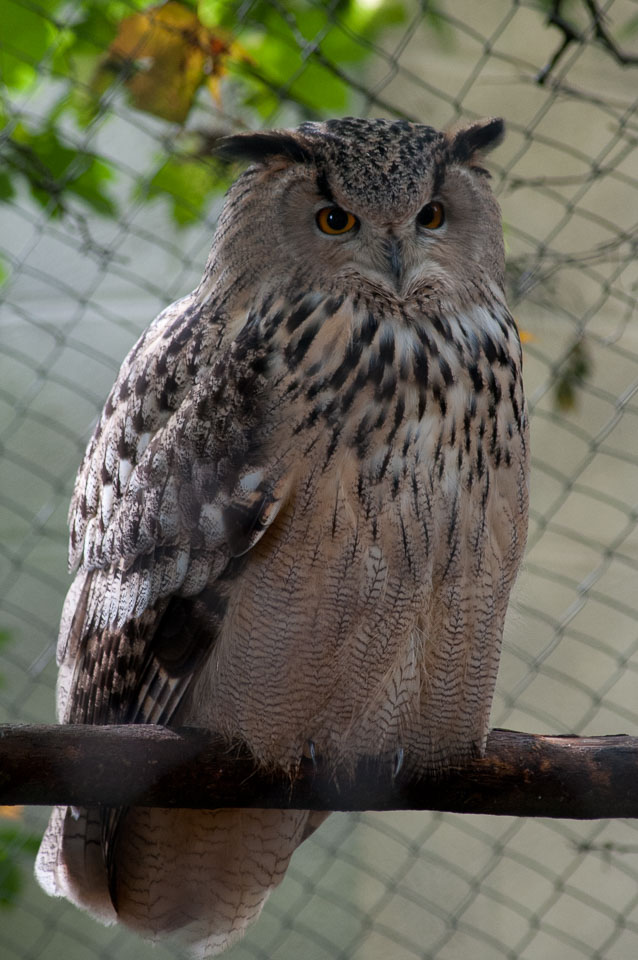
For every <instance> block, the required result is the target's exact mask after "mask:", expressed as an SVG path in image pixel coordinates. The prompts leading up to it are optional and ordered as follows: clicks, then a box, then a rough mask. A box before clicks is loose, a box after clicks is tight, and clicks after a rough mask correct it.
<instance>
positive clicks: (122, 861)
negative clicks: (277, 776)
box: [36, 807, 314, 960]
mask: <svg viewBox="0 0 638 960" xmlns="http://www.w3.org/2000/svg"><path fill="white" fill-rule="evenodd" d="M308 821H309V814H308V811H307V810H250V809H245V810H235V809H229V810H166V809H155V808H150V807H133V808H131V809H129V810H128V811H127V812H126V814H125V815H124V816H123V817H122V821H121V824H120V827H119V830H118V836H117V840H116V849H115V862H116V865H117V866H116V873H115V876H114V884H115V888H114V893H115V900H116V903H117V913H116V912H115V909H114V907H113V905H112V902H111V897H110V894H109V886H108V879H107V869H106V866H105V862H104V857H103V854H102V823H101V818H100V814H99V811H98V810H93V809H89V810H86V809H82V810H80V811H79V816H78V818H77V819H74V817H73V815H72V813H71V812H70V811H69V808H65V807H58V808H56V809H55V810H54V812H53V814H52V816H51V820H50V822H49V826H48V828H47V831H46V833H45V835H44V838H43V840H42V845H41V847H40V852H39V854H38V859H37V862H36V876H37V878H38V881H39V883H40V885H41V886H42V887H43V888H44V889H45V890H46V892H47V893H49V894H51V895H53V896H64V897H67V898H68V899H69V900H71V901H72V902H73V903H75V904H76V905H77V906H79V907H81V908H82V909H84V910H88V911H89V912H90V913H92V914H93V915H94V916H95V917H96V918H97V919H98V920H100V921H101V922H102V923H106V924H110V923H113V922H115V921H116V920H119V921H121V922H122V923H124V924H126V925H127V926H129V927H131V928H132V929H133V930H136V931H137V932H138V933H140V934H141V935H142V936H144V937H146V938H148V939H151V940H158V939H160V938H162V939H164V938H166V937H171V938H175V939H176V940H178V941H179V942H181V943H182V944H185V945H186V946H187V947H188V948H189V950H190V952H191V954H192V956H193V957H195V958H198V960H203V958H205V957H212V956H216V955H217V954H218V953H221V952H222V951H223V950H225V949H226V948H227V947H229V946H230V945H231V944H233V943H234V942H235V941H236V940H238V939H239V938H240V937H241V936H242V935H243V934H244V932H245V930H246V928H247V927H248V926H249V925H250V924H251V923H253V922H254V921H255V920H256V919H257V917H258V916H259V914H260V913H261V910H262V908H263V906H264V904H265V902H266V900H267V899H268V896H269V895H270V893H271V891H272V890H273V889H274V888H275V887H276V886H277V885H278V884H279V883H280V882H281V880H282V879H283V877H284V874H285V872H286V868H287V866H288V863H289V861H290V857H291V856H292V854H293V852H294V851H295V849H296V848H297V847H298V846H299V844H300V843H301V842H302V841H303V839H305V837H306V836H307V835H308V833H309V832H312V829H313V826H314V824H313V825H312V826H310V824H309V822H308Z"/></svg>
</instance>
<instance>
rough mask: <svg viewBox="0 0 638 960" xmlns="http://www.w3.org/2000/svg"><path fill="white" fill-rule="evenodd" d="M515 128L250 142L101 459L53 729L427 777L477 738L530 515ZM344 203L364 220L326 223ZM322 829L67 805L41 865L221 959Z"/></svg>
mask: <svg viewBox="0 0 638 960" xmlns="http://www.w3.org/2000/svg"><path fill="white" fill-rule="evenodd" d="M501 134H502V123H501V121H498V120H492V121H488V122H486V123H482V124H475V125H473V126H470V127H468V128H465V129H464V130H461V131H460V132H458V133H456V134H455V135H444V134H440V133H438V132H436V131H435V130H433V129H432V128H431V127H426V126H420V125H414V124H409V123H406V122H396V123H392V122H390V121H385V120H357V119H345V120H335V121H328V122H326V123H317V124H315V123H307V124H304V125H302V126H301V127H300V128H299V129H298V130H296V131H275V132H273V133H270V134H249V135H243V136H238V137H232V138H229V140H228V141H227V142H226V146H225V150H226V152H227V154H228V155H231V156H239V157H245V158H246V159H249V160H252V161H254V162H253V165H252V166H251V167H250V168H249V169H248V170H247V171H246V172H245V173H244V174H243V175H242V176H241V177H240V178H239V179H238V180H237V182H236V183H235V184H234V186H233V187H232V188H231V190H230V192H229V195H228V198H227V201H226V204H225V207H224V210H223V212H222V215H221V218H220V222H219V226H218V229H217V232H216V234H215V238H214V241H213V248H212V252H211V255H210V258H209V261H208V264H207V267H206V272H205V274H204V278H203V280H202V282H201V284H200V286H199V287H198V288H197V289H196V290H195V291H194V292H193V293H192V294H191V295H189V296H187V297H185V298H184V299H183V300H180V301H178V302H177V303H175V304H173V305H172V306H170V307H169V308H168V309H167V310H165V311H164V312H163V313H162V314H160V316H159V317H158V318H157V319H156V320H155V321H154V323H153V324H152V325H151V326H150V327H149V329H148V330H147V331H146V333H145V334H144V335H143V336H142V337H141V339H140V341H139V342H138V344H137V345H136V346H135V347H134V348H133V350H132V351H131V353H130V354H129V356H128V357H127V359H126V360H125V361H124V364H123V366H122V369H121V371H120V374H119V377H118V379H117V382H116V384H115V386H114V387H113V390H112V392H111V394H110V396H109V398H108V400H107V402H106V406H105V408H104V412H103V414H102V417H101V419H100V422H99V424H98V426H97V428H96V431H95V434H94V436H93V439H92V440H91V443H90V445H89V449H88V451H87V454H86V457H85V459H84V462H83V464H82V467H81V468H80V472H79V475H78V479H77V483H76V488H75V492H74V496H73V502H72V505H71V513H70V524H71V561H72V564H73V565H74V566H76V567H77V568H78V572H77V574H76V579H75V581H74V584H73V586H72V587H71V590H70V592H69V596H68V598H67V602H66V605H65V608H64V613H63V618H62V626H61V631H60V646H59V661H60V674H59V686H58V705H59V716H60V720H62V721H64V722H72V723H114V722H120V723H121V722H129V723H139V722H146V723H148V722H152V723H189V724H195V725H202V726H210V727H211V728H214V729H215V730H217V731H219V732H221V733H223V734H225V735H226V736H227V737H228V739H229V740H230V741H231V742H233V743H237V742H241V743H243V744H245V745H247V747H248V748H249V749H250V750H251V751H252V753H253V754H254V756H255V759H256V761H257V762H258V763H259V764H260V765H261V766H264V767H268V768H283V769H285V770H291V769H294V767H295V765H296V764H298V762H299V759H300V757H301V756H302V754H303V753H304V751H307V750H308V744H309V743H312V744H313V745H314V748H315V749H316V751H317V753H319V754H321V755H322V756H324V757H325V758H326V759H328V760H329V761H331V762H334V763H335V764H336V763H342V764H346V765H353V764H354V762H355V761H356V760H357V759H358V758H359V757H361V756H363V755H366V754H375V755H379V754H382V755H387V756H388V758H389V760H390V759H391V758H393V757H395V756H396V755H397V754H400V755H401V754H402V756H403V766H404V769H405V770H406V771H408V772H410V771H431V770H433V769H439V768H443V767H445V766H446V765H448V764H450V763H451V762H459V761H461V762H462V761H463V760H465V759H467V758H468V757H470V756H471V755H473V754H475V753H476V752H478V751H481V750H482V749H483V747H484V743H485V737H486V733H487V728H488V720H489V711H490V705H491V700H492V694H493V689H494V683H495V679H496V671H497V667H498V659H499V652H500V645H501V639H502V633H503V620H504V616H505V611H506V607H507V602H508V597H509V593H510V589H511V586H512V583H513V581H514V578H515V576H516V572H517V569H518V565H519V562H520V558H521V555H522V551H523V547H524V543H525V536H526V525H527V478H528V450H527V419H526V412H525V402H524V397H523V386H522V381H521V350H520V343H519V339H518V334H517V331H516V327H515V324H514V321H513V320H512V318H511V316H510V314H509V312H508V310H507V306H506V304H505V300H504V292H503V280H504V276H503V274H504V261H503V243H502V234H501V226H500V215H499V211H498V206H497V204H496V202H495V200H494V199H493V197H492V194H491V191H490V189H489V185H488V178H487V175H486V172H485V171H484V170H483V169H482V168H481V167H480V166H479V163H478V160H477V154H478V152H479V151H481V150H483V151H486V150H488V149H490V148H491V147H492V146H494V144H495V143H497V142H498V141H499V139H500V136H501ZM433 203H436V204H437V205H438V207H437V208H435V207H432V204H433ZM326 207H330V208H331V210H332V209H333V208H339V209H340V210H341V211H347V212H348V213H349V214H352V215H353V216H354V217H355V218H356V221H357V228H356V229H352V230H351V229H350V228H348V229H347V231H346V232H344V233H341V234H338V235H328V234H326V233H325V232H322V229H323V228H321V229H320V227H319V226H318V221H317V220H316V214H317V212H318V211H319V210H320V209H324V208H326ZM439 207H440V210H439V209H438V208H439ZM424 210H425V211H426V212H425V213H423V211H424ZM432 210H435V212H437V213H440V212H441V211H444V220H443V221H442V222H441V224H440V225H439V224H438V223H437V226H436V227H432V228H428V227H427V226H423V223H424V222H430V223H435V222H436V219H432V218H431V217H430V214H431V212H432ZM420 211H421V213H419V212H420ZM339 216H341V214H339V215H337V218H336V220H335V221H334V222H335V223H341V222H342V221H340V220H339ZM419 217H420V220H419ZM429 218H430V219H429ZM342 220H343V218H342ZM343 222H345V221H343ZM349 222H351V221H349ZM388 769H389V770H390V769H391V764H389V767H388ZM321 819H322V816H321V815H316V814H315V815H312V817H310V818H309V816H308V814H307V813H306V812H303V811H301V812H300V811H255V810H246V811H232V810H225V811H205V812H199V811H164V810H148V809H132V810H130V811H127V812H125V813H118V812H117V811H111V812H110V813H107V814H105V815H104V816H102V815H101V814H100V813H99V812H98V811H95V810H88V811H80V812H79V818H78V819H74V818H73V816H72V814H71V812H70V811H65V810H64V809H58V810H56V811H54V814H53V816H52V819H51V823H50V826H49V829H48V831H47V834H46V835H45V838H44V841H43V844H42V847H41V851H40V855H39V858H38V864H37V874H38V878H39V880H40V883H41V884H42V885H43V886H44V887H45V889H47V890H48V891H49V892H50V893H52V894H55V895H58V896H67V897H68V898H69V899H71V900H72V901H74V902H76V903H78V904H79V905H80V906H84V907H86V908H87V909H90V910H91V911H92V912H93V913H95V914H96V915H97V916H99V917H100V918H101V919H103V920H104V921H106V922H112V921H114V920H115V919H116V917H117V918H119V919H121V920H122V921H123V922H125V923H127V924H129V925H130V926H132V927H133V928H135V929H138V930H140V931H142V932H143V933H144V934H145V935H147V936H151V937H155V936H164V935H168V934H171V933H174V932H178V933H179V935H180V936H181V937H182V939H185V940H186V941H187V942H188V943H190V944H191V946H192V948H193V950H194V951H195V953H196V955H198V956H201V957H203V956H208V955H213V954H214V953H216V952H219V951H220V950H222V949H223V948H224V947H225V946H228V945H229V944H230V943H231V942H233V940H235V939H236V938H237V937H238V936H240V935H241V934H242V933H243V931H244V929H245V927H246V926H247V924H248V923H249V922H250V921H251V920H253V919H255V917H256V916H257V915H258V914H259V911H260V910H261V907H262V905H263V902H264V901H265V899H266V897H267V895H268V892H269V891H270V889H271V888H272V887H273V886H274V885H276V884H277V883H278V882H279V881H280V880H281V878H282V876H283V874H284V872H285V869H286V866H287V863H288V860H289V858H290V855H291V854H292V852H293V851H294V849H295V848H296V847H297V846H298V844H299V843H300V842H301V841H302V839H303V838H304V836H306V835H307V833H308V832H311V831H312V829H314V827H315V826H317V825H318V823H319V822H320V821H321ZM116 911H117V913H116Z"/></svg>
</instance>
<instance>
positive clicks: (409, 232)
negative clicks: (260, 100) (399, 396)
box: [214, 117, 504, 299]
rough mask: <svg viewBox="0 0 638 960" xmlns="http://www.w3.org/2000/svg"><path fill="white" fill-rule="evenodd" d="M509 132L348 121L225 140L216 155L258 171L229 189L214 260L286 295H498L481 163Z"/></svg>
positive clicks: (499, 259) (491, 124)
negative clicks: (286, 290)
mask: <svg viewBox="0 0 638 960" xmlns="http://www.w3.org/2000/svg"><path fill="white" fill-rule="evenodd" d="M503 130H504V126H503V121H502V120H499V119H492V120H487V121H484V122H481V123H475V124H472V125H471V126H467V127H465V128H463V129H460V130H457V131H456V132H454V133H451V134H450V133H440V132H439V131H437V130H434V129H433V128H432V127H428V126H424V125H422V124H416V123H409V122H407V121H404V120H401V121H390V120H366V119H358V118H352V117H347V118H344V119H338V120H328V121H326V122H324V123H304V124H302V125H301V126H300V127H299V128H297V129H296V130H275V131H271V132H264V133H248V134H239V135H236V136H232V137H227V138H226V139H225V140H224V141H222V144H221V147H220V149H219V153H220V154H221V155H222V156H224V157H225V158H227V159H239V160H248V161H251V162H252V164H253V165H252V166H251V167H250V169H249V170H248V171H247V172H246V173H244V174H243V175H242V176H241V177H240V178H239V180H238V181H237V182H236V183H235V184H234V186H233V187H232V188H231V190H230V191H229V195H228V198H227V202H226V205H225V208H224V211H223V213H222V217H221V219H220V225H219V229H218V233H217V237H216V242H215V246H214V257H215V258H216V259H217V262H218V264H222V263H223V265H224V272H226V271H227V270H228V269H229V268H234V272H236V270H237V269H240V270H241V271H242V273H243V272H244V271H248V272H249V274H250V275H251V276H252V278H253V280H257V279H258V280H259V281H260V282H261V283H266V284H268V282H269V281H272V282H273V284H274V285H276V286H278V287H279V289H281V286H282V285H285V284H286V282H287V281H288V280H290V281H292V282H294V283H298V282H299V280H300V279H301V278H303V282H304V284H305V285H306V286H308V285H311V284H320V285H322V286H324V287H325V286H328V287H329V288H330V289H339V288H341V289H343V290H344V291H345V290H346V289H349V290H353V289H356V288H359V289H361V285H364V286H369V287H372V288H373V291H374V290H375V289H376V290H377V291H379V292H381V290H383V291H384V293H385V295H386V296H393V297H399V298H401V299H405V298H409V297H410V295H411V294H414V293H416V292H417V291H418V290H420V289H422V288H423V287H424V286H427V287H429V288H435V289H436V288H439V289H441V291H442V292H443V291H447V292H452V291H454V290H456V291H458V289H459V284H461V285H468V284H471V283H472V282H476V281H477V280H479V279H480V280H483V281H484V280H491V281H493V282H495V283H496V284H498V285H499V286H502V284H503V274H504V254H503V239H502V229H501V219H500V211H499V208H498V204H497V203H496V200H495V199H494V197H493V194H492V192H491V189H490V186H489V175H488V174H487V171H486V170H485V169H484V168H483V167H482V166H481V163H480V157H481V155H482V154H484V153H486V152H487V151H488V150H490V149H492V148H493V147H494V146H496V145H497V144H498V143H500V141H501V139H502V137H503Z"/></svg>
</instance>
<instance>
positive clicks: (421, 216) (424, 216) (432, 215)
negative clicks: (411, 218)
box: [416, 200, 445, 230]
mask: <svg viewBox="0 0 638 960" xmlns="http://www.w3.org/2000/svg"><path fill="white" fill-rule="evenodd" d="M416 222H417V223H418V224H419V226H420V227H425V228H426V230H438V228H439V227H442V226H443V224H444V223H445V210H444V209H443V204H442V203H439V202H438V200H433V201H432V203H426V205H425V206H424V207H422V208H421V209H420V210H419V212H418V214H417V217H416Z"/></svg>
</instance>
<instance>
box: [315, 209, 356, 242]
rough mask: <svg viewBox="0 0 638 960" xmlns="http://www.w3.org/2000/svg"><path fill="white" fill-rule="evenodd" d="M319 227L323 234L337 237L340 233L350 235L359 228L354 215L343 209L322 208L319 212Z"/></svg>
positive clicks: (317, 218)
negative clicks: (350, 232) (350, 231)
mask: <svg viewBox="0 0 638 960" xmlns="http://www.w3.org/2000/svg"><path fill="white" fill-rule="evenodd" d="M316 220H317V226H318V227H319V229H320V230H321V231H322V232H323V233H329V234H331V235H332V236H335V235H336V234H339V233H348V231H349V230H353V229H354V228H355V227H358V226H359V221H358V220H357V218H356V217H355V215H354V213H349V212H348V211H347V210H342V209H341V207H322V208H321V210H317V217H316Z"/></svg>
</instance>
